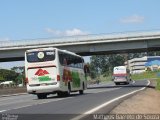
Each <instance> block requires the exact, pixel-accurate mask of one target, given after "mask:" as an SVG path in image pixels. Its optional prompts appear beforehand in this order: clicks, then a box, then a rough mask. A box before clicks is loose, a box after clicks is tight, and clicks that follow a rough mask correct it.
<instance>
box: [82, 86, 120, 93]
mask: <svg viewBox="0 0 160 120" xmlns="http://www.w3.org/2000/svg"><path fill="white" fill-rule="evenodd" d="M120 88H122V87H118V88H109V89H107V88H102V89H96V88H95V89H88V90H87V91H86V92H85V93H101V92H109V91H113V90H117V89H120Z"/></svg>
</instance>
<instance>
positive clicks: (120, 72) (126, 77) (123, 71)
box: [113, 66, 131, 85]
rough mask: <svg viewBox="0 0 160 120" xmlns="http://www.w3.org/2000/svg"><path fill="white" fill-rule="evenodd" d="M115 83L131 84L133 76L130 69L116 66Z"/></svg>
mask: <svg viewBox="0 0 160 120" xmlns="http://www.w3.org/2000/svg"><path fill="white" fill-rule="evenodd" d="M113 81H114V83H115V84H116V85H119V84H120V83H126V84H129V82H130V81H131V75H130V71H129V69H127V68H126V66H116V67H114V68H113Z"/></svg>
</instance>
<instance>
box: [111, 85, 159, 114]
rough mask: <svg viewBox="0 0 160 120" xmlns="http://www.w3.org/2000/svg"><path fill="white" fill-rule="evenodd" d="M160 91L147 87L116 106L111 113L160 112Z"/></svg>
mask: <svg viewBox="0 0 160 120" xmlns="http://www.w3.org/2000/svg"><path fill="white" fill-rule="evenodd" d="M159 113H160V91H158V90H155V89H152V88H147V89H146V90H144V91H141V92H139V93H138V94H136V95H134V96H133V97H131V98H130V99H127V100H124V101H123V102H122V103H121V104H120V105H118V106H117V107H115V108H114V109H113V110H112V111H111V114H159Z"/></svg>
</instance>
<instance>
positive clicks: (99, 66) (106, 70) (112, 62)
mask: <svg viewBox="0 0 160 120" xmlns="http://www.w3.org/2000/svg"><path fill="white" fill-rule="evenodd" d="M124 62H125V57H124V55H120V54H113V55H96V56H92V57H91V63H90V69H91V71H92V73H94V74H96V75H99V74H104V75H108V74H110V73H112V70H113V67H114V66H120V65H124Z"/></svg>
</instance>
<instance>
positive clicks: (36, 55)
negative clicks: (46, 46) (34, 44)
mask: <svg viewBox="0 0 160 120" xmlns="http://www.w3.org/2000/svg"><path fill="white" fill-rule="evenodd" d="M26 56H27V61H28V62H45V61H52V60H54V59H55V51H35V52H29V53H27V54H26Z"/></svg>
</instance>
